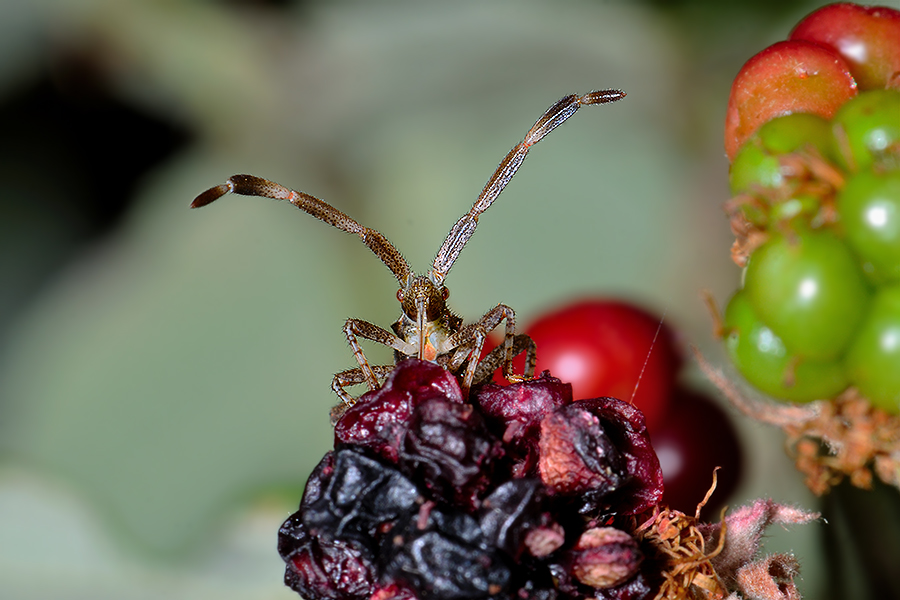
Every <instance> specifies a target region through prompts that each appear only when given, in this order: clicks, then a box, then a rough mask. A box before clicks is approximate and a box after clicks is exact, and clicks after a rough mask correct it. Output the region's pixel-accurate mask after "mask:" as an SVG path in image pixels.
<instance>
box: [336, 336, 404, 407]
mask: <svg viewBox="0 0 900 600" xmlns="http://www.w3.org/2000/svg"><path fill="white" fill-rule="evenodd" d="M344 335H346V336H347V341H348V342H349V343H350V348H351V349H352V350H353V356H354V357H356V362H358V363H359V368H360V370H361V371H362V374H363V381H364V382H365V383H367V384H368V386H369V389H370V390H374V389H376V388H378V378H377V377H376V376H375V372H374V371H373V369H372V367H371V366H370V365H369V360H368V359H367V358H366V355H365V353H364V352H363V349H362V346H361V345H360V343H359V340H358V339H357V336H359V337H361V338H363V339H366V340H371V341H373V342H377V343H379V344H382V345H384V346H388V347H389V348H393V349H394V350H397V351H398V352H401V353H403V354H405V355H407V356H409V355H411V354H415V352H416V346H415V345H413V344H409V343H407V342H404V341H403V340H401V339H400V338H398V337H397V336H396V335H394V334H393V333H391V332H390V331H388V330H386V329H382V328H381V327H379V326H378V325H374V324H372V323H369V322H368V321H363V320H361V319H347V322H346V323H345V324H344ZM363 381H361V382H359V383H363ZM338 395H339V396H340V394H338ZM341 399H342V400H343V397H341Z"/></svg>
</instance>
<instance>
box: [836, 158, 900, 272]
mask: <svg viewBox="0 0 900 600" xmlns="http://www.w3.org/2000/svg"><path fill="white" fill-rule="evenodd" d="M837 210H838V213H839V214H840V219H841V224H842V225H843V228H844V232H845V234H846V238H847V244H848V245H849V246H850V247H851V248H852V249H853V251H854V252H855V253H856V255H857V256H858V257H859V258H860V260H861V261H862V266H863V271H864V272H865V273H866V274H867V275H869V277H870V278H871V279H872V280H873V281H875V282H877V283H885V282H896V281H900V171H890V172H886V173H875V172H872V171H864V172H862V173H857V174H856V175H853V176H852V177H850V178H849V179H848V180H847V183H846V185H845V186H844V189H842V190H841V192H840V194H838V197H837Z"/></svg>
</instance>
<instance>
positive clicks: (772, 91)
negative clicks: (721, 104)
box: [725, 41, 857, 160]
mask: <svg viewBox="0 0 900 600" xmlns="http://www.w3.org/2000/svg"><path fill="white" fill-rule="evenodd" d="M856 92H857V89H856V81H854V79H853V76H852V75H851V74H850V71H849V68H848V65H847V63H846V61H844V59H843V58H841V57H840V56H839V55H838V54H837V53H835V52H834V51H832V50H829V49H828V48H824V47H822V46H819V45H817V44H813V43H810V42H804V41H788V42H778V43H776V44H772V45H771V46H769V47H768V48H766V49H765V50H763V51H761V52H760V53H758V54H757V55H755V56H754V57H753V58H751V59H750V60H748V61H747V62H746V63H745V64H744V66H743V67H742V68H741V70H740V72H739V73H738V75H737V77H735V79H734V82H733V83H732V86H731V95H730V97H729V98H728V109H727V113H726V116H725V152H726V154H728V158H729V160H733V159H734V157H735V155H736V154H737V152H738V150H739V149H740V147H741V146H742V145H743V144H744V142H745V141H746V140H747V139H748V138H749V137H750V136H751V135H753V133H754V132H755V131H756V130H757V129H759V127H761V126H762V125H763V124H764V123H765V122H767V121H769V120H771V119H773V118H775V117H778V116H781V115H786V114H790V113H795V112H807V113H813V114H816V115H819V116H821V117H823V118H826V119H830V118H831V117H832V116H833V115H834V113H835V112H836V111H837V110H838V108H840V107H841V105H843V104H844V103H845V102H846V101H847V100H849V99H850V98H852V97H853V96H855V95H856Z"/></svg>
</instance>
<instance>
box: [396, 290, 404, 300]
mask: <svg viewBox="0 0 900 600" xmlns="http://www.w3.org/2000/svg"><path fill="white" fill-rule="evenodd" d="M397 302H401V303H402V302H403V289H402V288H401V289H399V290H397Z"/></svg>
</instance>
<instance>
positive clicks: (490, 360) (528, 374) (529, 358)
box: [472, 333, 537, 385]
mask: <svg viewBox="0 0 900 600" xmlns="http://www.w3.org/2000/svg"><path fill="white" fill-rule="evenodd" d="M523 352H525V369H524V370H523V372H522V377H523V378H524V379H532V378H534V368H535V364H536V363H537V354H536V346H535V343H534V340H532V339H531V338H530V337H529V336H527V335H525V334H524V333H520V334H517V335H516V336H515V337H514V338H513V350H512V354H513V358H515V357H516V356H518V355H520V354H522V353H523ZM505 358H506V347H505V346H497V347H496V348H494V349H493V350H491V351H490V352H489V353H488V355H487V356H485V357H484V358H482V359H481V360H480V361H479V362H478V368H477V369H475V377H474V378H473V379H472V385H478V384H479V383H484V382H485V381H488V380H489V379H490V378H491V375H493V373H494V371H496V370H497V369H498V368H499V367H500V365H502V364H503V360H504V359H505Z"/></svg>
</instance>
